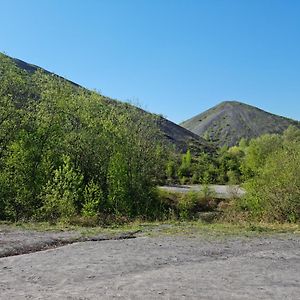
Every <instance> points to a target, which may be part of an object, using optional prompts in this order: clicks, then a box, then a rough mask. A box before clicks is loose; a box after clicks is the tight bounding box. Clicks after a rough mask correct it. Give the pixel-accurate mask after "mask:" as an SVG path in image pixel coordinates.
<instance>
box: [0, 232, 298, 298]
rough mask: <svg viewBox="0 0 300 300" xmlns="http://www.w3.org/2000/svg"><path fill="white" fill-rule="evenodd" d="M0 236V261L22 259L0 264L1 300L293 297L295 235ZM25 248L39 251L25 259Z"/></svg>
mask: <svg viewBox="0 0 300 300" xmlns="http://www.w3.org/2000/svg"><path fill="white" fill-rule="evenodd" d="M5 230H6V231H5ZM5 230H3V229H2V231H0V233H1V234H0V250H1V251H2V252H0V253H2V256H7V255H8V254H9V253H11V254H10V255H12V254H14V253H15V254H18V253H22V252H23V253H27V254H23V255H13V256H7V257H2V258H0V298H1V299H280V300H281V299H299V298H298V297H299V294H300V247H299V246H300V236H299V234H286V233H285V234H272V235H257V236H254V237H245V236H236V237H226V238H220V237H214V238H207V237H205V236H201V235H191V236H183V235H181V236H178V235H160V234H156V235H155V236H146V235H144V234H143V233H139V234H136V238H131V239H128V237H133V235H132V234H127V235H126V234H125V235H124V234H123V236H120V235H119V236H98V237H94V238H91V237H90V238H89V239H90V241H87V238H85V240H84V239H83V238H82V237H80V236H79V234H78V233H75V232H60V233H53V232H46V233H41V232H34V231H22V230H19V231H15V230H12V231H11V230H8V229H5ZM111 238H112V239H111ZM123 238H125V239H123ZM51 241H52V244H51ZM53 241H56V242H53ZM59 241H60V242H59ZM61 241H62V242H61ZM68 241H69V242H68ZM32 244H35V245H36V246H37V245H38V246H37V247H36V250H41V249H46V250H42V251H37V252H31V253H28V252H30V251H35V250H34V249H33V248H30V246H32ZM62 244H64V246H61V245H62ZM8 245H10V246H8ZM28 245H29V246H28ZM43 245H44V247H42V246H43ZM57 246H60V247H57ZM26 247H29V248H30V249H31V250H30V251H25V249H26ZM5 249H6V250H5ZM9 249H10V250H9ZM11 249H15V250H11ZM16 249H23V250H22V251H20V250H16ZM5 251H6V252H5ZM9 251H15V252H9ZM3 253H6V255H3Z"/></svg>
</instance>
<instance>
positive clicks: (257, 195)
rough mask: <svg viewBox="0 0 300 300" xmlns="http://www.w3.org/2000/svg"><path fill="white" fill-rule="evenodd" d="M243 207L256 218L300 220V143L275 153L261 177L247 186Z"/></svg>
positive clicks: (261, 172)
mask: <svg viewBox="0 0 300 300" xmlns="http://www.w3.org/2000/svg"><path fill="white" fill-rule="evenodd" d="M245 187H246V190H247V194H246V196H245V198H244V199H243V200H242V201H241V203H240V205H239V207H240V208H241V209H242V210H245V211H249V212H250V213H251V216H252V217H253V218H257V219H262V218H263V219H265V220H267V221H281V222H283V221H290V222H295V221H297V220H299V218H300V144H299V143H293V142H292V143H289V144H286V145H285V146H284V148H282V149H280V150H277V151H276V152H274V153H272V154H271V155H270V156H269V157H268V158H267V159H266V163H265V165H264V166H263V167H262V169H261V171H260V172H259V174H258V175H257V176H256V177H254V178H253V179H252V180H250V181H249V182H248V183H247V184H246V185H245Z"/></svg>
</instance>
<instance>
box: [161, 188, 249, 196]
mask: <svg viewBox="0 0 300 300" xmlns="http://www.w3.org/2000/svg"><path fill="white" fill-rule="evenodd" d="M209 188H210V190H211V191H212V192H213V194H214V197H215V198H220V199H230V198H233V197H241V196H243V195H244V194H245V190H244V189H243V188H241V187H239V186H238V185H218V184H210V185H209ZM159 189H161V190H164V191H168V192H173V193H188V192H200V191H201V190H202V189H203V185H201V184H195V185H176V186H160V187H159Z"/></svg>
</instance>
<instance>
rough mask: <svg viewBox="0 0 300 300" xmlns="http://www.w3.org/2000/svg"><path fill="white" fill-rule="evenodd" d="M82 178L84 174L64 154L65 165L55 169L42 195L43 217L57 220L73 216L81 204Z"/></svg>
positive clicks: (41, 210)
mask: <svg viewBox="0 0 300 300" xmlns="http://www.w3.org/2000/svg"><path fill="white" fill-rule="evenodd" d="M82 180H83V176H82V175H81V174H80V173H79V172H78V171H76V170H75V169H74V167H73V166H72V163H71V161H70V157H69V156H63V165H62V166H60V167H59V168H58V169H57V170H55V171H54V174H53V178H52V180H51V181H49V182H48V183H47V185H46V186H45V188H44V190H43V192H42V194H41V196H40V197H41V200H42V203H43V206H42V207H41V209H40V214H41V216H42V217H43V219H46V220H50V221H55V220H57V219H61V218H62V219H66V220H68V219H70V218H71V217H73V216H74V215H75V214H76V213H77V211H78V206H79V205H80V196H81V189H82Z"/></svg>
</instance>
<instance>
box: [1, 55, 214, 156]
mask: <svg viewBox="0 0 300 300" xmlns="http://www.w3.org/2000/svg"><path fill="white" fill-rule="evenodd" d="M2 55H3V54H2ZM10 59H11V60H12V61H13V62H14V63H15V64H16V65H17V66H18V67H19V68H20V69H22V70H24V71H26V72H27V73H28V75H32V74H34V73H35V72H36V71H37V70H39V71H41V72H43V73H45V74H48V75H51V76H55V77H57V78H59V79H62V80H64V81H66V82H68V83H70V84H71V85H73V86H74V87H76V88H81V89H84V88H83V87H81V86H80V85H78V84H77V83H74V82H73V81H70V80H67V79H65V78H63V77H61V76H59V75H56V74H53V73H51V72H49V71H47V70H45V69H43V68H41V67H39V66H36V65H33V64H29V63H27V62H24V61H22V60H19V59H16V58H10ZM102 99H103V100H104V101H105V102H106V103H107V104H108V105H116V106H119V107H121V108H124V107H126V109H127V110H128V109H129V110H138V111H139V112H140V113H141V114H149V115H150V113H148V112H146V111H144V110H142V109H140V108H137V107H134V106H132V105H129V104H127V103H123V102H120V101H118V100H115V99H111V98H109V97H104V96H102ZM151 115H152V116H153V122H155V123H157V125H158V126H159V128H160V130H161V132H162V134H163V136H164V139H165V141H167V143H170V144H171V145H174V146H175V148H176V149H177V150H179V151H180V152H185V151H186V150H187V149H191V150H192V151H194V152H199V151H205V152H212V151H213V149H212V148H211V146H210V145H209V144H208V143H207V141H205V140H204V139H202V138H200V137H199V136H198V135H197V134H195V133H193V132H191V131H189V130H187V129H185V128H183V127H181V126H179V125H177V124H175V123H173V122H171V121H169V120H167V119H166V118H163V117H161V116H157V115H154V114H151Z"/></svg>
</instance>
